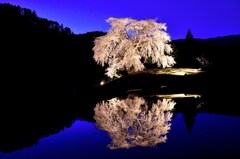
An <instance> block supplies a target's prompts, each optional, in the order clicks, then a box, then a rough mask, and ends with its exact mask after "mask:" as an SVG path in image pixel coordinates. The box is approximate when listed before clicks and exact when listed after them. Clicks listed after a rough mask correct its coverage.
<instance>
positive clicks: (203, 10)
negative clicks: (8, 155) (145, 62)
mask: <svg viewBox="0 0 240 159" xmlns="http://www.w3.org/2000/svg"><path fill="white" fill-rule="evenodd" d="M0 2H1V3H10V4H13V5H19V6H20V7H23V8H28V9H31V10H35V11H36V13H37V15H38V16H39V17H43V18H47V19H49V20H53V21H57V22H58V23H59V24H63V26H64V27H69V28H70V29H71V30H72V31H73V32H74V33H76V34H79V33H86V32H91V31H104V32H105V31H107V30H108V29H109V28H110V25H109V24H108V23H106V21H105V20H106V19H107V18H109V17H118V18H125V17H129V18H134V19H138V20H140V19H156V18H157V22H163V23H166V24H167V27H168V29H167V32H168V33H169V34H170V36H171V38H172V39H183V38H185V35H186V33H187V30H188V29H189V28H190V29H191V31H192V34H193V36H194V38H211V37H217V36H226V35H235V34H240V20H239V19H240V0H164V1H162V0H118V1H116V0H0Z"/></svg>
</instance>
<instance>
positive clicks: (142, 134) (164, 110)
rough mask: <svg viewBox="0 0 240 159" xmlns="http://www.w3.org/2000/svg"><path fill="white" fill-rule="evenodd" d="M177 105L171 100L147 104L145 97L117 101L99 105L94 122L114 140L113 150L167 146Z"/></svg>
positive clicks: (111, 145) (96, 108)
mask: <svg viewBox="0 0 240 159" xmlns="http://www.w3.org/2000/svg"><path fill="white" fill-rule="evenodd" d="M175 104H176V103H175V102H174V101H172V100H171V99H162V100H160V99H158V100H157V101H156V102H155V103H152V104H147V102H146V101H145V99H144V98H142V97H134V98H133V97H132V98H127V99H118V98H113V99H111V100H107V101H103V102H101V103H98V104H96V107H95V109H94V111H95V115H94V119H95V120H96V126H97V127H98V128H100V129H102V130H105V131H107V132H108V134H109V136H110V138H111V139H112V142H111V144H109V145H108V146H109V147H110V148H111V149H117V148H130V147H135V146H155V145H156V144H158V143H162V142H166V139H167V136H166V134H167V133H168V131H169V130H170V126H171V124H170V121H171V118H172V110H173V108H174V105H175Z"/></svg>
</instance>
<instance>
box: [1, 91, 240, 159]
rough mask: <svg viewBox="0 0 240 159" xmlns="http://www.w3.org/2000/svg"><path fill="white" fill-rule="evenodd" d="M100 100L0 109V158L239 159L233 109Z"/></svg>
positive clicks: (192, 102) (196, 102)
mask: <svg viewBox="0 0 240 159" xmlns="http://www.w3.org/2000/svg"><path fill="white" fill-rule="evenodd" d="M103 101H104V102H102V101H97V102H96V103H95V102H92V103H93V104H92V105H91V104H90V105H87V104H86V103H85V102H84V103H82V102H80V103H81V104H80V103H79V107H76V105H75V106H72V107H68V108H65V109H60V110H59V109H56V110H48V109H41V107H38V109H30V110H25V109H24V110H23V109H21V110H17V111H15V110H12V109H9V110H7V111H2V112H1V122H0V124H1V133H0V135H1V136H0V151H1V152H0V159H80V158H81V159H97V158H103V159H174V158H184V159H188V158H189V159H190V158H191V159H195V158H205V159H208V158H228V159H238V158H240V147H239V143H240V116H239V114H240V113H239V111H237V109H235V107H236V106H237V105H234V106H233V105H232V103H231V104H229V105H224V106H225V108H224V107H220V106H219V105H214V104H219V103H214V102H211V103H210V104H209V102H208V101H206V100H205V99H202V98H200V97H199V98H194V97H189V98H175V97H174V98H169V97H167V98H163V97H162V96H161V97H158V96H151V97H148V96H143V97H139V96H135V95H130V96H128V97H124V98H123V97H122V98H111V99H106V100H103ZM94 103H95V104H94ZM85 104H86V105H85ZM224 104H225V103H224ZM29 111H30V112H29Z"/></svg>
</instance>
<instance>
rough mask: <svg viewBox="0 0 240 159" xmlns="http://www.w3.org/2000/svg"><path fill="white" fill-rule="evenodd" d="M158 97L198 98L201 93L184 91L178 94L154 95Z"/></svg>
mask: <svg viewBox="0 0 240 159" xmlns="http://www.w3.org/2000/svg"><path fill="white" fill-rule="evenodd" d="M156 96H157V97H159V98H170V99H172V98H191V97H193V98H200V97H201V95H199V94H184V93H179V94H161V95H156Z"/></svg>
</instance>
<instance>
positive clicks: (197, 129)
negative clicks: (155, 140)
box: [0, 113, 240, 159]
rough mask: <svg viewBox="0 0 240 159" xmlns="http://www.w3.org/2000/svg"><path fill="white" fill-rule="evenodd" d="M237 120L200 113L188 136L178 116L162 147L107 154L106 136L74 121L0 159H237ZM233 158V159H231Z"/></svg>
mask: <svg viewBox="0 0 240 159" xmlns="http://www.w3.org/2000/svg"><path fill="white" fill-rule="evenodd" d="M239 134H240V117H233V116H224V115H216V114H207V113H200V114H198V115H197V117H196V122H195V125H194V126H193V129H192V131H191V133H190V134H189V133H188V131H187V129H186V127H185V123H184V120H183V116H182V114H176V116H175V118H173V119H172V125H171V130H170V131H169V133H168V140H167V142H166V143H162V144H158V145H157V146H155V147H153V148H149V147H134V148H130V149H117V150H110V149H109V148H108V147H107V144H108V143H109V142H110V141H111V140H110V138H109V137H108V135H107V133H106V132H104V131H101V130H99V129H97V128H96V127H95V125H94V123H88V122H85V121H76V122H75V123H74V124H73V125H72V127H71V128H66V129H65V130H64V131H62V132H61V133H59V134H57V135H51V136H49V137H46V138H42V139H41V140H40V141H39V142H38V144H37V145H36V146H33V147H31V148H25V149H23V150H18V151H15V152H13V153H0V158H1V159H53V158H54V159H79V158H84V159H90V158H91V159H95V158H104V159H107V158H114V159H117V158H121V159H123V158H124V159H128V158H129V159H133V158H138V159H145V158H151V159H154V158H158V159H159V158H179V157H180V158H184V159H186V158H210V157H212V158H220V157H221V158H239V157H240V154H239V142H240V137H239ZM233 156H234V157H233Z"/></svg>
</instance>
